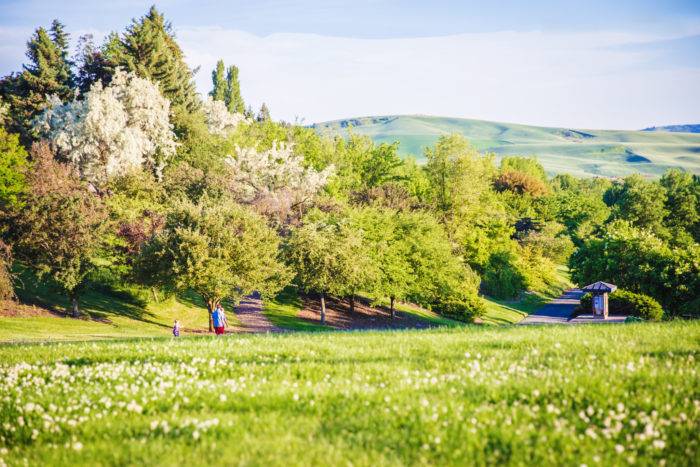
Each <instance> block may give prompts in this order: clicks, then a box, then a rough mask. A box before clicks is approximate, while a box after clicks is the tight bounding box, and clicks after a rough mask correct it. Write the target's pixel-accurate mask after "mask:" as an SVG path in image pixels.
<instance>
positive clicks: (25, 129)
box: [0, 21, 73, 146]
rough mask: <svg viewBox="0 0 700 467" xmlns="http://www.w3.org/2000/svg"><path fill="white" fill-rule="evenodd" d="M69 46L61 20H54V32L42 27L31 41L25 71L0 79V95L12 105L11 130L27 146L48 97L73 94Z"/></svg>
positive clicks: (65, 97) (63, 97)
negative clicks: (36, 118) (68, 55)
mask: <svg viewBox="0 0 700 467" xmlns="http://www.w3.org/2000/svg"><path fill="white" fill-rule="evenodd" d="M56 41H57V42H56ZM66 47H67V35H66V34H65V33H64V32H63V25H62V24H61V23H59V22H57V21H54V24H53V25H52V28H51V31H47V30H46V29H44V28H38V29H37V30H36V31H34V34H33V35H32V37H31V39H30V40H29V42H27V54H26V55H27V58H28V59H29V63H27V64H25V65H24V66H23V68H24V70H23V71H22V72H21V73H13V74H10V75H8V76H5V77H4V78H2V80H0V97H2V99H3V100H4V101H5V102H6V103H7V104H9V107H10V110H9V118H10V121H9V124H8V128H7V129H8V130H9V131H10V132H12V133H17V134H19V136H20V141H21V142H22V144H23V145H25V146H28V145H29V144H30V143H31V141H32V140H33V136H34V135H33V133H32V120H33V119H34V117H35V116H36V115H37V114H39V113H40V112H41V111H42V110H43V108H44V106H45V104H46V101H47V98H48V96H52V95H55V96H58V98H59V99H67V98H69V97H70V96H71V95H72V94H73V90H72V84H73V76H72V74H71V71H70V64H69V63H68V62H67V59H66V57H67V48H66Z"/></svg>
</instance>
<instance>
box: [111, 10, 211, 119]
mask: <svg viewBox="0 0 700 467" xmlns="http://www.w3.org/2000/svg"><path fill="white" fill-rule="evenodd" d="M111 49H112V50H110V54H109V56H108V58H109V59H111V60H113V61H114V62H115V63H117V64H118V65H120V66H123V67H125V68H126V69H127V70H129V71H134V72H135V73H136V74H137V75H138V76H140V77H142V78H148V79H150V80H153V81H156V82H158V83H159V84H160V88H161V91H162V92H163V95H164V96H165V97H167V98H168V99H170V101H171V102H172V103H173V105H175V106H182V107H184V108H185V109H186V110H188V111H193V110H196V109H197V108H198V107H199V100H198V97H197V93H196V89H195V84H194V81H193V73H192V70H190V69H189V67H188V66H187V64H186V63H185V60H184V54H183V53H182V50H181V49H180V46H178V44H177V42H176V41H175V37H174V34H173V31H172V26H171V24H170V23H168V22H166V21H165V18H164V16H163V15H162V14H161V13H160V12H159V11H158V10H157V9H156V7H155V6H152V7H151V9H150V10H149V12H148V13H147V14H146V15H145V16H143V17H142V18H140V19H138V20H134V22H133V23H132V24H131V25H130V26H129V27H128V28H127V30H126V33H125V34H124V36H123V37H122V38H121V41H120V45H119V46H118V47H112V48H111Z"/></svg>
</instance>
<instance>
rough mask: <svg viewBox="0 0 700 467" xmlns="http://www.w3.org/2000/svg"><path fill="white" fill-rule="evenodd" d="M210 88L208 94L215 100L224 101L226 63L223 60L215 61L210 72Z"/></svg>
mask: <svg viewBox="0 0 700 467" xmlns="http://www.w3.org/2000/svg"><path fill="white" fill-rule="evenodd" d="M211 81H212V89H211V91H210V92H209V95H210V96H211V98H212V99H214V100H215V101H225V99H226V89H227V87H228V86H227V83H226V65H224V61H223V60H219V61H218V62H216V68H215V69H214V70H213V71H212V72H211Z"/></svg>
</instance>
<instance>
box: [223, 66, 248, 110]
mask: <svg viewBox="0 0 700 467" xmlns="http://www.w3.org/2000/svg"><path fill="white" fill-rule="evenodd" d="M224 100H225V102H226V107H227V108H228V110H229V112H233V113H241V114H242V113H245V102H243V97H242V96H241V84H240V83H239V82H238V67H237V66H236V65H231V66H230V67H228V70H227V71H226V96H225V98H224Z"/></svg>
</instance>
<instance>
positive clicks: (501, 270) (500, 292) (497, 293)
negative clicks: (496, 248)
mask: <svg viewBox="0 0 700 467" xmlns="http://www.w3.org/2000/svg"><path fill="white" fill-rule="evenodd" d="M517 260H518V257H517V255H516V254H515V253H512V252H509V251H500V252H496V253H493V254H492V255H491V256H490V257H489V260H488V263H487V265H486V267H485V268H484V269H485V271H484V273H483V274H482V279H483V282H482V287H483V289H484V292H486V293H487V294H488V295H490V296H492V297H495V298H500V299H509V298H514V297H517V296H518V294H519V293H520V292H521V291H522V290H524V289H525V287H526V278H525V276H524V275H523V272H522V271H521V270H520V268H519V267H518V265H517Z"/></svg>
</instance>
